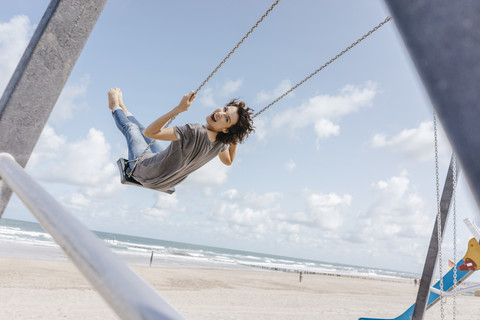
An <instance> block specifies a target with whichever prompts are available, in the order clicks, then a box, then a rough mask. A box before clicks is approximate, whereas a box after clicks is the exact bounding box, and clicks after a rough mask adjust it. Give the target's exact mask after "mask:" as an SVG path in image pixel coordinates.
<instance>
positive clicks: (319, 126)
mask: <svg viewBox="0 0 480 320" xmlns="http://www.w3.org/2000/svg"><path fill="white" fill-rule="evenodd" d="M314 128H315V133H316V134H317V137H319V138H328V137H329V136H338V135H339V134H340V126H338V125H336V124H334V123H333V122H331V121H328V120H327V119H320V120H318V121H317V122H316V123H315V126H314Z"/></svg>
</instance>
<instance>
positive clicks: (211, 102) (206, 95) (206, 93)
mask: <svg viewBox="0 0 480 320" xmlns="http://www.w3.org/2000/svg"><path fill="white" fill-rule="evenodd" d="M199 100H200V103H201V104H203V105H204V106H205V107H209V108H215V107H216V104H215V99H214V97H213V89H212V88H205V89H203V90H202V91H201V93H200V96H199Z"/></svg>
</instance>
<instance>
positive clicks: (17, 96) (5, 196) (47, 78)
mask: <svg viewBox="0 0 480 320" xmlns="http://www.w3.org/2000/svg"><path fill="white" fill-rule="evenodd" d="M106 1H107V0H52V1H51V2H50V4H49V6H48V8H47V10H46V12H45V14H44V16H43V17H42V20H41V21H40V23H39V25H38V27H37V29H36V30H35V33H34V34H33V36H32V39H31V40H30V43H29V45H28V47H27V49H26V50H25V53H24V54H23V56H22V58H21V60H20V62H19V64H18V66H17V68H16V70H15V72H14V74H13V76H12V78H11V79H10V82H9V83H8V85H7V87H6V89H5V91H4V93H3V95H2V97H1V99H0V152H7V153H10V154H12V155H13V156H14V157H15V159H16V160H17V162H18V163H19V164H20V165H21V166H22V167H25V165H26V164H27V161H28V159H29V158H30V155H31V153H32V151H33V148H34V147H35V144H36V143H37V140H38V138H39V136H40V134H41V132H42V130H43V127H44V126H45V123H46V122H47V120H48V117H49V116H50V113H51V111H52V109H53V107H54V106H55V103H56V101H57V99H58V96H59V95H60V93H61V91H62V89H63V86H64V85H65V82H66V81H67V79H68V76H69V75H70V73H71V71H72V69H73V67H74V65H75V62H76V61H77V59H78V57H79V56H80V53H81V52H82V49H83V47H84V45H85V43H86V42H87V39H88V37H89V35H90V33H91V31H92V29H93V27H94V25H95V23H96V22H97V20H98V17H99V16H100V13H101V12H102V10H103V7H104V6H105V3H106ZM11 195H12V192H11V190H10V189H9V188H8V187H7V186H6V184H5V183H4V182H2V181H1V180H0V217H1V216H2V214H3V212H4V211H5V208H6V206H7V204H8V201H9V199H10V197H11Z"/></svg>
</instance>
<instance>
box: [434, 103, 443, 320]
mask: <svg viewBox="0 0 480 320" xmlns="http://www.w3.org/2000/svg"><path fill="white" fill-rule="evenodd" d="M433 135H434V141H435V184H436V192H437V242H438V243H437V245H438V272H439V274H440V314H441V319H442V320H443V319H445V310H444V304H445V298H444V296H443V263H442V260H443V258H442V215H441V213H440V184H439V179H438V175H439V174H438V136H437V113H436V112H435V111H433Z"/></svg>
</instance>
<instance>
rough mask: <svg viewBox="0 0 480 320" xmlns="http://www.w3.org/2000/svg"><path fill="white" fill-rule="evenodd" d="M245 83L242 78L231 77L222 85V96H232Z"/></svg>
mask: <svg viewBox="0 0 480 320" xmlns="http://www.w3.org/2000/svg"><path fill="white" fill-rule="evenodd" d="M242 84H243V80H242V79H238V80H235V81H233V80H230V79H227V80H226V81H225V83H224V84H223V86H222V89H221V90H220V95H221V96H222V97H228V98H229V99H230V98H231V96H232V95H233V94H234V93H235V92H237V91H238V89H240V87H241V86H242Z"/></svg>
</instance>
